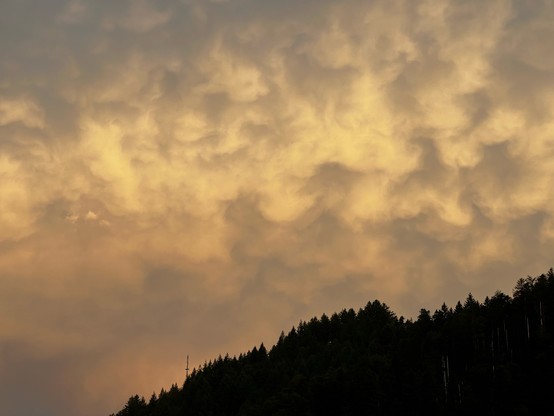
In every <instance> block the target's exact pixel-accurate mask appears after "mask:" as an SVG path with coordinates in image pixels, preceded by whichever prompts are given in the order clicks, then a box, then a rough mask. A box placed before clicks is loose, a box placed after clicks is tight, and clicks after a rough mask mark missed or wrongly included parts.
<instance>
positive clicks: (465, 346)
mask: <svg viewBox="0 0 554 416" xmlns="http://www.w3.org/2000/svg"><path fill="white" fill-rule="evenodd" d="M553 334H554V273H553V271H552V269H550V270H549V271H548V272H547V273H546V274H543V275H540V276H538V277H527V278H525V279H520V280H519V281H518V282H517V284H516V286H515V289H514V291H513V296H508V295H505V294H503V293H501V292H498V291H497V292H496V293H495V294H494V295H493V296H492V297H490V298H489V297H487V298H486V299H485V301H484V302H483V303H479V302H478V301H476V300H475V299H474V298H473V296H472V295H471V294H469V295H468V297H467V299H466V300H465V302H463V303H461V302H458V303H457V304H456V306H455V307H454V309H452V308H449V307H447V306H446V305H445V304H443V305H442V306H441V308H440V309H437V310H436V311H435V312H434V313H432V314H431V312H430V311H428V310H426V309H422V310H421V311H420V314H419V317H418V318H417V320H415V321H412V320H404V318H402V317H401V318H397V317H396V315H395V314H394V313H393V312H392V311H391V310H390V309H389V308H388V307H387V305H385V304H383V303H381V302H379V301H377V300H376V301H374V302H369V303H368V304H367V305H366V306H365V307H364V308H363V309H360V310H358V311H357V312H356V311H355V310H353V309H349V310H343V311H341V312H340V313H334V314H333V315H331V317H327V316H326V315H323V316H322V317H321V318H319V319H317V318H313V319H311V320H310V321H309V322H301V323H300V324H299V325H298V327H297V328H294V327H293V328H292V329H291V331H290V332H289V333H288V334H287V335H285V334H284V333H281V336H280V337H279V341H278V342H277V344H276V345H274V346H273V347H272V348H271V349H270V350H269V351H267V350H266V348H265V347H264V345H263V344H262V345H260V346H259V347H254V348H253V349H252V350H251V351H248V352H247V353H245V354H241V355H240V356H239V357H229V356H228V355H227V356H225V357H221V356H220V357H218V358H217V359H215V360H214V361H210V362H209V363H206V364H204V366H203V367H202V368H200V369H198V370H194V371H193V372H192V374H191V375H190V376H189V378H188V379H186V381H185V382H184V384H183V386H182V387H178V386H177V385H173V386H171V388H170V389H169V390H167V391H165V390H163V389H162V391H161V392H160V393H159V395H156V394H153V395H152V397H151V398H150V400H148V401H146V400H145V399H144V398H142V397H139V396H133V397H131V398H130V399H129V400H128V401H127V404H126V405H125V407H124V408H123V409H122V410H121V411H119V412H118V413H116V414H115V416H174V415H175V416H176V415H195V416H196V415H205V416H208V415H209V416H219V415H221V416H223V415H225V416H227V415H241V416H247V415H282V416H285V415H286V416H294V415H303V416H305V415H314V416H315V415H318V416H319V415H342V416H349V415H356V416H358V415H443V414H444V415H446V414H448V415H465V414H491V415H494V414H497V415H499V414H503V415H511V414H513V415H516V414H517V415H524V414H539V412H540V413H541V414H554V401H553V400H551V396H552V392H553V391H554V338H553ZM112 416H114V415H112Z"/></svg>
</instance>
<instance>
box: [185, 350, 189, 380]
mask: <svg viewBox="0 0 554 416" xmlns="http://www.w3.org/2000/svg"><path fill="white" fill-rule="evenodd" d="M185 371H186V376H185V379H187V378H189V356H188V354H187V368H186V369H185Z"/></svg>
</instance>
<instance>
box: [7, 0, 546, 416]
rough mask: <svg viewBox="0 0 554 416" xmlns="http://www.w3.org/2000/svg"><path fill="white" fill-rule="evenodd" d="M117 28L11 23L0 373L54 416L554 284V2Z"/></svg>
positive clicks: (239, 15) (165, 18) (40, 12)
mask: <svg viewBox="0 0 554 416" xmlns="http://www.w3.org/2000/svg"><path fill="white" fill-rule="evenodd" d="M97 3H98V2H88V1H77V0H76V1H62V0H48V1H44V2H40V5H33V9H32V10H31V8H30V5H27V4H26V3H25V2H18V1H15V0H8V1H5V2H3V3H2V5H1V6H0V16H1V17H0V27H2V29H1V33H2V35H1V36H0V54H1V56H2V58H1V59H0V230H1V232H0V276H1V279H2V280H1V281H0V288H1V290H0V311H2V313H1V314H0V354H1V355H0V372H5V374H11V375H13V377H14V379H15V380H16V382H15V383H16V384H15V385H16V386H17V385H18V384H17V383H21V384H19V385H21V386H22V385H23V383H24V382H25V380H29V379H33V380H35V381H33V383H31V388H32V389H35V390H36V391H35V393H36V397H37V399H36V400H37V401H38V402H40V403H42V406H43V408H52V409H56V406H60V400H61V403H63V405H64V406H65V408H67V409H74V408H78V407H79V406H81V405H82V403H85V402H86V403H88V404H89V405H91V404H93V405H94V406H96V411H91V413H89V414H97V413H98V412H97V409H106V412H108V411H112V410H113V408H112V407H113V406H114V404H115V403H119V401H121V399H122V397H125V395H127V394H130V393H132V392H135V391H137V390H138V389H140V388H142V389H146V391H143V392H142V394H145V395H146V394H149V390H148V389H150V388H153V387H154V388H159V387H161V385H164V384H165V385H167V383H171V382H173V381H177V380H181V379H182V373H183V371H182V370H183V369H182V368H176V365H175V363H176V362H181V361H182V359H183V357H184V355H186V352H185V351H184V350H187V351H188V352H189V353H190V354H191V355H193V356H195V357H197V359H198V360H200V362H201V361H202V360H204V359H209V358H211V357H212V356H214V355H217V354H218V353H225V352H227V351H231V352H239V351H241V350H243V349H245V348H248V347H249V346H250V344H253V343H256V342H259V341H260V340H262V339H263V340H265V341H266V342H268V343H272V342H274V336H275V335H277V334H278V333H279V331H280V330H281V329H286V328H287V327H288V326H290V325H292V324H294V323H296V321H297V320H298V319H299V318H301V317H303V318H309V317H310V316H311V315H313V314H316V313H318V314H319V313H322V312H324V311H327V312H331V311H333V310H335V309H339V308H342V307H350V306H356V305H359V306H361V305H362V304H364V303H365V302H366V301H367V300H369V299H373V298H379V299H382V300H384V301H385V302H387V303H389V304H391V306H393V308H394V309H395V310H397V311H398V312H399V313H403V314H407V315H412V314H415V313H416V311H417V310H418V308H419V307H422V306H426V307H430V308H431V307H433V306H435V305H436V304H437V303H438V302H441V301H442V300H443V299H445V300H450V301H454V300H456V299H457V298H458V297H460V296H464V295H465V294H466V293H467V292H468V291H472V292H473V293H474V294H480V293H481V294H483V295H484V294H487V293H489V292H491V291H492V290H494V289H497V288H500V289H503V290H507V291H508V290H510V288H511V285H512V284H513V281H514V280H515V279H516V278H517V277H519V276H520V275H525V274H528V273H529V274H532V273H540V272H542V271H544V270H545V269H546V268H548V267H550V266H551V265H552V264H551V263H552V253H553V252H554V244H553V237H554V204H553V202H554V201H553V199H554V193H553V191H552V189H553V178H554V164H552V163H551V161H552V158H553V157H554V122H552V120H554V117H553V116H554V89H553V87H552V86H553V85H554V60H553V59H554V58H550V57H552V56H554V50H553V48H554V46H552V44H551V42H548V41H547V39H550V38H551V35H552V33H551V32H552V31H553V30H552V28H551V26H552V25H551V24H550V22H551V21H552V18H553V17H554V16H553V14H554V10H553V9H552V8H551V7H550V6H549V3H548V2H546V1H545V2H540V1H538V2H533V3H529V2H524V1H490V2H486V3H483V2H479V1H468V2H462V3H461V2H456V1H422V2H411V1H407V0H406V1H390V0H387V1H384V0H383V1H373V2H371V3H370V4H367V3H360V2H357V1H343V2H339V3H337V2H332V1H321V0H320V1H307V2H302V4H296V3H293V2H286V1H285V2H274V1H250V0H242V1H201V0H186V1H181V2H178V1H172V2H167V3H163V4H161V3H157V2H150V1H146V0H143V1H139V0H137V1H122V2H117V3H114V4H111V3H110V4H107V3H106V4H100V3H98V4H97ZM64 357H65V358H64ZM179 360H181V361H179ZM200 362H198V364H199V363H200ZM183 368H184V367H183ZM21 369H23V371H21ZM39 373H40V377H39V376H37V374H39ZM85 374H86V375H87V376H85ZM75 379H79V380H81V382H79V383H73V382H70V381H69V380H75ZM47 380H48V381H49V382H50V386H52V387H49V388H51V389H53V390H54V389H55V388H60V389H62V390H63V389H64V388H66V389H71V391H73V392H74V395H72V397H76V399H74V402H73V401H72V400H73V399H71V398H69V399H68V398H67V397H66V398H64V399H63V400H62V399H60V400H53V399H51V397H57V396H56V394H59V392H58V393H56V391H49V390H41V387H40V386H41V385H43V384H45V382H46V381H47ZM114 380H115V381H114ZM137 383H138V386H137ZM114 384H117V385H118V387H117V389H119V390H117V391H116V390H114V388H115V387H114ZM0 386H2V387H3V388H4V389H3V391H5V392H6V393H0V401H2V402H4V398H3V396H2V395H5V396H6V397H5V400H6V402H7V403H14V404H13V406H14V409H15V406H16V403H15V402H13V401H10V399H9V397H12V396H13V395H14V394H15V395H17V394H22V393H17V392H16V393H13V392H11V393H10V390H9V389H8V388H7V384H6V382H4V381H0ZM12 393H13V394H12ZM41 401H42V402H41ZM17 404H18V405H20V403H17ZM28 406H29V408H28V409H27V410H28V414H34V413H32V412H36V410H33V409H34V407H32V406H35V404H31V403H30V404H29V405H28ZM37 406H38V405H37ZM110 406H111V407H110ZM116 407H117V406H116ZM13 411H15V410H13ZM52 412H55V411H54V410H52ZM56 412H59V409H58V410H56ZM83 414H84V413H83Z"/></svg>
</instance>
